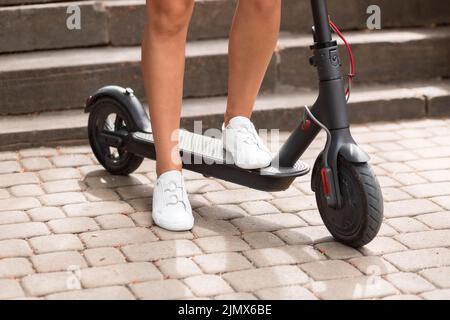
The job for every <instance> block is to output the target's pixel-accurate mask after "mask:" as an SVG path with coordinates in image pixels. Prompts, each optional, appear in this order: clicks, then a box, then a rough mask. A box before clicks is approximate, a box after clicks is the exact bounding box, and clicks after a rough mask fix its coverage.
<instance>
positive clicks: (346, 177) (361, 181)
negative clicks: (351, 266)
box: [313, 157, 383, 248]
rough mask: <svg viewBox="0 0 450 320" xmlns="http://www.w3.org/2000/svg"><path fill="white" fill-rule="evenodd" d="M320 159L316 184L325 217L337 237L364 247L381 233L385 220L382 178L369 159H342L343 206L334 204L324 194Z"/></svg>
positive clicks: (321, 213)
mask: <svg viewBox="0 0 450 320" xmlns="http://www.w3.org/2000/svg"><path fill="white" fill-rule="evenodd" d="M320 163H321V161H320V159H319V161H317V163H316V167H315V168H314V170H313V184H314V187H315V188H314V189H315V193H316V201H317V206H318V208H319V212H320V215H321V217H322V220H323V222H324V224H325V226H326V227H327V229H328V230H329V231H330V233H331V234H332V235H333V237H334V238H335V239H336V240H337V241H339V242H341V243H343V244H346V245H348V246H351V247H355V248H358V247H362V246H364V245H366V244H368V243H369V242H371V241H372V240H373V239H374V238H375V237H376V235H377V234H378V232H379V230H380V228H381V223H382V221H383V195H382V192H381V188H380V185H379V183H378V180H377V178H376V176H375V174H374V173H373V171H372V169H371V167H370V165H369V164H367V163H363V164H358V163H351V162H348V161H347V160H345V159H344V158H342V157H339V159H338V172H339V173H338V177H339V186H340V190H341V195H342V202H343V203H342V207H341V208H339V209H335V208H331V207H329V206H328V204H327V200H326V198H325V196H324V191H323V187H322V182H321V178H320V170H319V168H318V166H319V164H320Z"/></svg>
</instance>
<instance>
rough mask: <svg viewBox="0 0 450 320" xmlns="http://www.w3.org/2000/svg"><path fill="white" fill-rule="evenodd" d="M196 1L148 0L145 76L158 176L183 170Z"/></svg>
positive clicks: (145, 36) (144, 40) (144, 57)
mask: <svg viewBox="0 0 450 320" xmlns="http://www.w3.org/2000/svg"><path fill="white" fill-rule="evenodd" d="M193 7H194V0H147V19H148V21H147V24H146V26H145V31H144V39H143V43H142V72H143V77H144V84H145V89H146V93H147V97H148V101H149V105H150V118H151V122H152V128H153V134H154V138H155V146H156V158H157V159H156V161H157V164H156V170H157V173H158V175H161V174H162V173H164V172H167V171H171V170H181V160H180V156H179V152H178V150H179V149H178V139H177V138H175V136H174V132H176V131H177V129H179V127H180V116H181V104H182V98H183V78H184V67H185V47H186V37H187V31H188V26H189V20H190V18H191V15H192V11H193Z"/></svg>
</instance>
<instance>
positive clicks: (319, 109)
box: [85, 0, 383, 247]
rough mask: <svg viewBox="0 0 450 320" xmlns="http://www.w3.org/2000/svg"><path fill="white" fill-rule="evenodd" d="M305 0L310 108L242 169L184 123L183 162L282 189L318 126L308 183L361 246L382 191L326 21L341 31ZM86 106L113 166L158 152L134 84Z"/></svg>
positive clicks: (322, 207)
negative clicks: (270, 150)
mask: <svg viewBox="0 0 450 320" xmlns="http://www.w3.org/2000/svg"><path fill="white" fill-rule="evenodd" d="M311 5H312V13H313V18H314V27H313V28H312V31H313V37H314V44H313V45H312V46H311V49H312V52H313V56H312V57H311V59H310V64H311V65H313V66H315V67H316V68H317V70H318V78H319V95H318V99H317V100H316V102H315V103H314V105H313V106H312V107H311V108H309V107H308V106H305V109H304V113H303V117H302V119H299V124H298V126H297V127H296V128H295V130H294V131H293V132H292V134H291V135H290V136H289V138H288V139H287V141H286V143H285V144H284V145H283V146H282V147H281V149H280V150H279V152H278V154H277V155H276V156H275V157H274V159H273V161H272V165H271V166H269V167H267V168H263V169H260V170H245V169H241V168H239V167H237V166H235V165H234V164H233V161H232V159H231V161H230V156H229V155H228V154H227V152H226V151H224V150H223V145H222V141H221V140H220V139H216V138H214V137H207V136H204V135H200V134H195V133H191V132H188V131H184V130H183V131H181V133H180V139H179V140H180V150H181V151H180V152H181V157H182V161H183V168H185V169H187V170H191V171H195V172H198V173H201V174H203V175H204V176H207V177H215V178H218V179H223V180H226V181H230V182H233V183H236V184H240V185H243V186H246V187H250V188H254V189H258V190H263V191H282V190H286V189H287V188H289V186H290V185H291V184H292V183H293V181H294V180H295V179H296V178H297V177H300V176H303V175H306V174H307V173H309V170H310V169H309V167H308V166H307V165H306V164H305V163H304V162H302V161H301V160H300V158H301V156H302V155H303V153H304V152H305V151H306V149H307V148H308V147H309V146H310V144H311V143H312V141H313V140H314V139H315V138H316V137H317V135H318V133H319V132H320V131H321V130H324V131H325V132H326V134H327V141H326V145H325V148H324V150H323V151H322V152H321V153H320V154H319V156H318V158H317V160H316V162H315V164H314V167H313V170H312V179H311V188H312V190H313V191H314V192H315V196H316V201H317V206H318V209H319V212H320V215H321V217H322V219H323V221H324V224H325V226H326V227H327V229H328V230H329V231H330V233H331V234H332V235H333V237H334V238H335V239H336V240H337V241H339V242H341V243H343V244H346V245H349V246H352V247H361V246H364V245H365V244H367V243H369V242H370V241H372V240H373V239H374V238H375V236H376V235H377V233H378V231H379V229H380V227H381V223H382V219H383V197H382V193H381V189H380V185H379V183H378V181H377V178H376V176H375V174H374V173H373V171H372V169H371V167H370V165H369V164H368V161H369V156H368V154H367V153H366V152H364V151H363V150H362V149H361V148H360V147H359V146H358V145H357V144H356V142H355V141H354V139H353V138H352V135H351V133H350V129H349V127H350V125H349V120H348V114H347V102H348V101H347V98H348V95H349V94H350V84H351V83H352V80H353V75H352V74H351V75H350V76H349V81H348V83H349V89H347V91H346V89H345V87H346V85H345V82H346V81H345V80H344V78H343V76H342V74H341V61H340V56H339V51H338V45H337V42H336V41H333V39H332V29H334V30H335V31H336V32H337V33H338V34H339V35H340V36H341V35H342V34H341V33H340V31H339V29H337V27H336V26H335V25H334V24H333V23H332V21H331V20H330V19H329V16H328V9H327V2H326V0H311ZM342 38H343V40H344V42H345V44H346V45H347V46H348V44H347V42H346V41H345V38H344V37H342ZM347 48H349V47H347ZM349 53H350V57H351V58H352V56H351V51H349ZM351 65H352V66H353V62H352V64H351ZM351 73H353V70H352V71H351ZM85 111H86V112H90V116H89V124H88V136H89V142H90V145H91V147H92V150H93V152H94V154H95V156H96V158H97V159H98V161H99V162H100V164H102V165H103V167H104V168H105V169H106V170H107V171H109V172H110V173H111V174H114V175H128V174H130V173H132V172H134V171H135V170H136V169H137V168H138V167H139V166H140V164H141V163H142V161H143V159H144V158H150V159H156V151H155V145H154V139H153V134H152V128H151V125H150V121H149V117H148V115H147V113H146V111H145V110H144V108H143V106H142V105H141V103H140V102H139V100H138V99H137V98H136V96H135V95H134V94H133V90H131V89H130V88H121V87H118V86H107V87H103V88H101V89H100V90H98V91H97V92H95V93H94V94H93V95H91V96H90V97H89V98H88V99H87V101H86V109H85Z"/></svg>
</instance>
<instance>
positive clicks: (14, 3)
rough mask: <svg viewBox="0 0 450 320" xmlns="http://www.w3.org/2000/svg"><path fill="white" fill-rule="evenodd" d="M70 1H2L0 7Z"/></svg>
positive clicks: (66, 0)
mask: <svg viewBox="0 0 450 320" xmlns="http://www.w3.org/2000/svg"><path fill="white" fill-rule="evenodd" d="M70 1H71V0H0V7H6V6H18V5H26V4H37V3H52V2H70ZM81 1H83V0H81Z"/></svg>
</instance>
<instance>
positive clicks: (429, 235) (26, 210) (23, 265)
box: [0, 120, 450, 299]
mask: <svg viewBox="0 0 450 320" xmlns="http://www.w3.org/2000/svg"><path fill="white" fill-rule="evenodd" d="M353 132H354V134H355V137H356V138H357V140H358V141H359V142H360V143H361V144H362V145H363V147H364V148H365V149H366V150H367V151H368V152H370V154H371V156H372V164H373V166H374V169H375V171H376V173H377V174H378V175H379V178H380V182H381V185H382V188H383V192H384V197H385V202H386V203H385V221H384V223H383V227H382V230H381V232H380V234H379V236H378V238H376V239H375V241H373V242H372V243H370V244H369V245H367V246H366V247H364V248H361V249H359V250H356V249H352V248H348V247H345V246H343V245H341V244H338V243H336V242H334V241H333V239H332V238H331V237H330V234H329V233H328V231H327V230H326V229H325V227H324V226H323V223H322V221H321V219H320V216H319V214H318V212H317V209H316V204H315V200H314V197H313V195H312V193H311V191H310V187H309V176H307V177H303V178H300V179H298V180H297V181H296V182H295V184H294V185H293V186H292V187H291V188H290V189H289V190H287V191H285V192H281V193H264V192H259V191H254V190H250V189H245V188H242V187H240V186H237V185H234V184H230V183H226V182H223V181H219V180H214V179H206V178H204V177H203V176H200V175H198V174H194V173H190V172H186V173H185V177H186V179H187V187H188V189H189V191H190V194H191V195H190V198H191V201H192V204H193V207H194V208H195V216H196V226H195V228H194V229H193V230H192V232H182V233H171V232H167V231H164V230H162V229H160V228H157V227H155V226H152V221H151V217H150V212H149V210H150V203H151V194H152V184H153V182H154V181H155V172H154V163H153V162H152V161H145V162H144V164H143V165H142V166H141V168H140V169H139V170H138V171H137V172H136V173H135V174H133V175H131V176H130V177H113V176H110V175H108V174H107V173H106V172H105V171H104V170H102V168H101V167H100V166H99V165H98V164H97V163H96V161H95V159H94V157H93V155H92V153H91V150H90V148H89V147H88V146H76V147H60V148H39V149H26V150H20V151H18V152H2V153H0V298H1V299H14V298H46V299H79V298H83V299H96V298H102V299H156V298H163V299H184V298H188V299H189V298H196V299H198V298H212V299H374V298H376V299H379V298H381V299H450V120H422V121H413V122H399V123H383V124H374V125H367V126H355V127H354V129H353ZM285 136H286V135H285V134H283V135H282V137H284V138H285ZM320 147H321V141H320V140H319V141H317V142H316V143H314V145H313V148H312V149H311V150H309V151H308V153H307V154H306V158H305V160H306V161H307V162H309V163H310V164H312V162H313V160H314V158H315V156H316V155H317V153H318V152H319V151H320Z"/></svg>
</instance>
